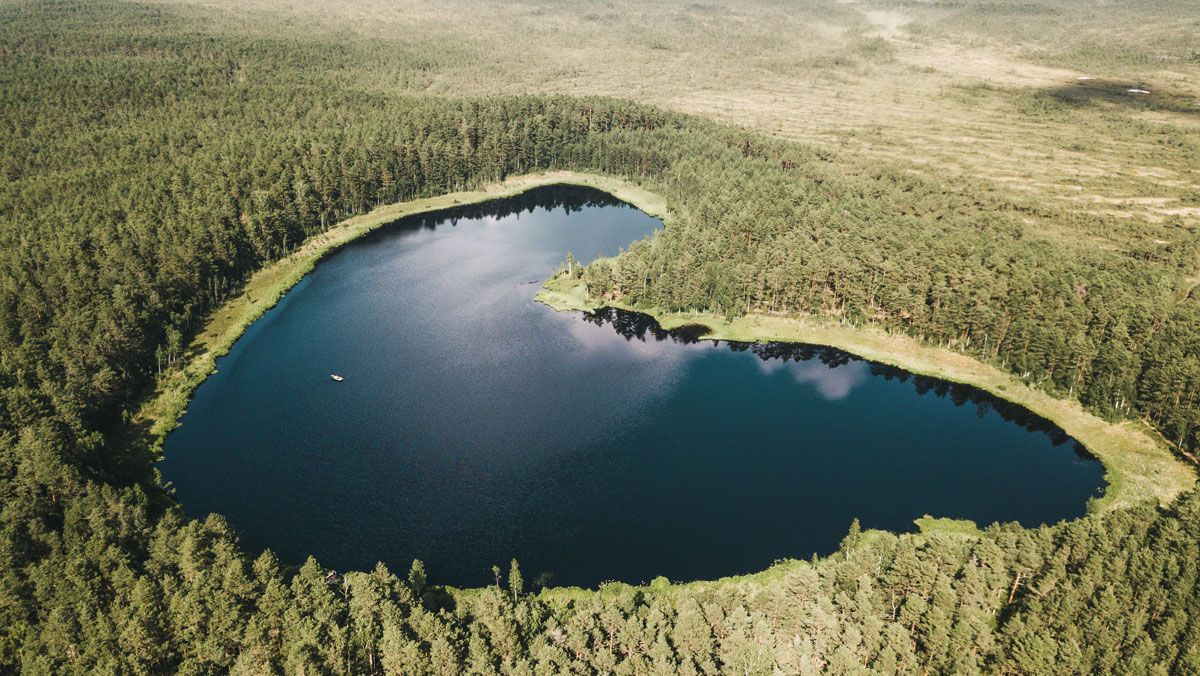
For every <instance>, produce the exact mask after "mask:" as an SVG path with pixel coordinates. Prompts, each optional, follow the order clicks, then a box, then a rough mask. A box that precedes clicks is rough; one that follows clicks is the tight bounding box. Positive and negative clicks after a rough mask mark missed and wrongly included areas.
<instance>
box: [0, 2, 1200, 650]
mask: <svg viewBox="0 0 1200 676" xmlns="http://www.w3.org/2000/svg"><path fill="white" fill-rule="evenodd" d="M196 25H199V26H201V27H206V28H210V29H212V33H210V34H205V33H204V32H203V30H200V31H197V30H196V29H195V26H196ZM0 59H2V62H3V68H0V92H2V93H0V177H2V179H3V180H0V242H2V244H3V245H2V247H0V252H2V253H0V327H2V330H0V505H2V506H3V507H2V511H0V533H2V537H0V671H17V670H22V671H25V672H27V673H88V672H96V671H110V672H122V671H127V672H138V673H141V672H160V671H173V672H181V673H207V672H223V671H237V672H239V673H263V672H270V671H278V670H284V671H287V672H289V673H295V672H301V671H303V672H306V673H307V672H333V673H347V672H358V673H372V672H380V671H388V672H392V673H432V672H438V673H459V672H462V671H466V670H470V671H476V672H482V673H488V672H494V671H505V672H532V671H538V672H545V673H550V672H564V671H574V672H592V671H612V672H623V673H641V672H646V671H651V670H680V671H685V672H718V671H743V672H746V673H769V672H771V671H772V670H773V669H779V670H782V671H785V672H799V671H805V670H812V669H826V670H829V671H831V672H837V673H846V672H853V671H855V670H861V669H863V668H866V669H870V670H875V671H881V672H897V671H899V672H914V673H915V672H922V671H933V672H949V671H962V672H974V671H998V672H1032V673H1044V672H1051V671H1054V672H1058V671H1077V672H1098V671H1122V672H1130V673H1166V672H1178V673H1189V672H1196V671H1200V586H1198V585H1200V569H1198V566H1197V562H1198V561H1200V497H1198V496H1197V494H1196V492H1195V491H1192V492H1190V493H1188V494H1186V495H1184V496H1183V497H1181V498H1180V499H1179V500H1178V501H1177V502H1176V503H1175V504H1173V505H1171V506H1169V507H1166V508H1159V507H1157V506H1154V505H1149V504H1147V505H1142V506H1138V507H1135V508H1131V509H1122V510H1115V511H1111V512H1107V513H1103V514H1092V515H1088V516H1086V517H1084V518H1081V519H1078V520H1075V521H1072V522H1069V523H1064V524H1059V525H1055V526H1050V527H1042V528H1037V529H1021V528H1016V527H1011V526H996V527H991V528H988V529H986V530H985V531H984V533H983V534H982V535H981V536H978V537H964V536H963V535H961V534H958V533H955V532H936V531H935V532H930V533H925V534H922V535H902V536H894V535H889V534H885V533H877V532H865V533H864V532H858V531H857V530H852V531H851V532H850V534H849V535H848V536H847V539H846V542H845V544H844V546H843V548H842V550H841V551H840V552H839V553H838V554H835V555H833V556H830V557H827V558H825V559H821V560H818V561H814V562H811V563H807V562H791V563H785V564H782V565H780V566H778V567H776V568H772V569H770V570H768V571H766V572H764V573H762V574H759V575H756V576H749V577H746V578H733V579H727V580H722V581H717V582H712V583H696V584H690V585H666V584H662V583H655V584H652V585H651V586H650V587H647V588H631V587H628V586H624V585H611V586H606V587H604V588H603V589H601V590H600V591H599V592H595V593H591V592H584V591H578V590H553V589H552V590H545V591H542V592H540V593H538V594H532V593H530V592H529V591H528V590H526V589H525V587H524V584H523V582H522V579H521V576H520V573H519V570H518V569H517V568H516V566H515V565H514V566H513V567H512V569H511V571H507V574H506V575H502V574H501V571H497V573H496V584H495V585H494V586H489V587H487V588H485V589H481V590H473V591H469V592H456V591H454V590H448V589H430V588H428V587H427V585H426V584H425V575H424V572H423V570H422V569H421V567H420V566H414V568H413V570H412V571H411V572H409V573H408V574H407V576H406V577H404V578H400V577H397V576H395V575H393V574H391V573H389V572H387V571H386V570H383V569H377V570H375V571H373V572H370V573H346V574H344V575H343V574H338V573H333V572H332V571H328V570H326V569H323V568H322V567H321V566H320V565H319V564H318V563H317V562H316V561H313V560H310V561H309V562H307V563H306V564H304V565H303V566H301V567H299V568H298V569H291V568H287V569H285V568H284V567H282V566H281V565H280V564H279V563H278V561H277V560H276V559H275V558H274V557H273V556H272V555H271V554H270V553H265V554H262V555H261V556H258V557H257V558H251V556H248V555H247V554H246V553H243V552H242V551H241V550H240V549H239V546H238V543H237V538H236V535H235V534H234V533H233V532H231V530H230V528H229V527H228V526H227V524H226V523H225V522H224V521H223V520H222V519H221V518H220V517H210V518H208V519H205V520H204V521H190V520H188V519H186V518H184V517H183V516H182V514H181V511H180V510H179V508H178V506H177V505H175V504H174V503H173V501H172V500H171V498H170V497H169V496H168V495H167V494H166V493H165V492H164V491H163V489H162V488H161V486H160V485H159V481H158V478H157V476H156V474H155V472H154V471H153V467H152V464H151V463H152V460H153V456H152V454H151V453H150V452H149V450H148V449H149V448H150V446H151V440H150V439H149V438H148V435H147V434H132V433H131V432H130V431H129V430H128V429H126V425H125V421H127V420H128V419H129V418H130V416H131V410H132V407H133V406H134V405H135V402H136V399H137V397H138V395H139V394H140V393H141V392H142V391H143V389H144V388H145V387H147V386H148V385H149V384H150V383H151V382H152V381H153V378H154V376H155V374H156V372H157V371H158V370H159V368H170V367H171V365H172V364H173V363H175V362H177V361H178V360H180V359H181V358H182V357H183V356H184V355H183V354H182V352H183V349H184V346H185V345H186V344H187V340H186V338H187V337H188V336H189V335H191V334H192V333H194V332H195V331H197V330H198V329H199V327H200V326H201V325H202V324H203V322H204V319H205V317H206V316H207V314H208V313H209V312H210V311H212V310H213V309H215V308H217V307H219V306H220V305H221V303H222V301H223V300H225V299H226V298H227V297H228V296H229V294H230V293H231V291H232V290H234V289H236V288H237V287H238V286H239V285H240V284H241V283H242V281H243V280H244V279H245V278H246V277H247V275H248V274H250V273H251V272H252V271H253V270H256V269H258V268H260V267H262V266H263V265H264V264H266V263H268V262H270V261H273V260H276V259H278V258H280V257H282V256H284V255H286V254H287V253H288V252H289V251H291V250H292V249H293V248H294V247H295V246H296V245H297V244H298V243H299V242H301V241H302V240H304V239H305V238H306V237H309V236H311V235H314V234H316V233H318V232H320V231H322V230H323V229H325V228H326V227H328V226H329V225H331V224H333V223H335V222H337V221H339V220H340V219H342V218H345V217H347V216H349V215H351V214H356V213H362V212H364V211H366V210H368V209H370V208H371V207H373V206H375V205H378V204H384V203H389V202H395V201H398V200H403V199H408V198H412V197H416V196H424V195H433V194H439V193H443V192H447V191H451V190H456V189H462V188H467V187H475V186H479V185H483V184H487V183H491V182H494V181H496V180H498V179H500V178H502V177H504V176H507V175H511V174H517V173H523V172H528V171H533V170H539V169H551V168H577V169H585V170H588V171H594V172H601V173H605V174H610V175H616V176H623V177H627V178H629V179H631V180H634V181H636V182H639V183H643V184H645V185H648V186H650V187H652V188H653V189H654V190H655V191H657V192H659V193H660V194H662V195H664V196H665V197H666V198H667V199H668V201H669V203H670V204H671V206H672V209H673V217H672V220H671V223H670V225H669V227H668V228H667V229H666V230H665V231H664V232H663V233H661V234H660V235H659V236H657V237H656V238H654V239H653V240H652V241H651V242H648V243H645V244H639V245H636V246H634V247H633V248H632V249H631V250H630V251H629V252H627V253H626V254H625V255H624V256H622V257H620V258H618V259H616V260H617V263H616V264H615V265H614V264H613V263H611V262H606V263H605V264H603V265H598V266H590V267H588V268H587V270H586V272H585V276H586V280H587V282H588V284H589V286H590V287H592V288H593V289H595V290H596V291H597V292H599V293H612V292H613V291H614V290H616V291H618V292H620V293H621V294H622V296H623V298H624V299H625V300H626V301H627V302H632V303H639V304H644V305H645V306H647V307H657V308H661V309H664V310H674V309H706V310H710V311H714V312H719V313H723V314H727V315H738V314H741V313H744V312H747V311H752V310H756V309H761V310H764V311H768V312H780V313H797V314H802V313H816V314H827V315H832V316H836V317H840V318H842V319H843V320H844V321H846V322H848V323H851V324H860V325H865V324H872V325H876V326H882V327H886V328H888V329H890V330H894V331H898V332H903V333H906V334H908V335H912V336H914V337H917V338H920V339H922V340H924V341H927V342H928V343H930V344H938V345H946V346H949V347H952V348H954V349H957V350H961V351H963V352H965V353H967V354H971V355H974V356H976V357H979V358H981V359H983V360H985V361H989V362H991V363H996V364H1000V365H1003V366H1004V367H1005V368H1007V369H1009V370H1011V371H1012V372H1014V373H1018V374H1021V375H1024V376H1025V378H1026V380H1027V381H1028V382H1030V383H1032V384H1035V385H1038V386H1040V387H1043V388H1046V389H1048V390H1050V391H1054V392H1057V393H1061V394H1069V395H1071V396H1074V397H1077V398H1079V399H1080V401H1082V402H1083V403H1084V404H1085V405H1087V406H1088V407H1090V408H1091V409H1092V410H1094V411H1097V412H1099V413H1100V414H1102V415H1105V416H1109V417H1114V418H1115V417H1121V416H1129V417H1136V418H1146V419H1148V420H1149V421H1151V422H1152V423H1153V424H1154V425H1155V427H1156V428H1157V429H1158V430H1160V431H1161V432H1162V433H1163V434H1164V435H1165V436H1166V437H1167V438H1169V439H1171V440H1172V441H1173V442H1174V443H1176V444H1178V445H1179V446H1180V448H1181V449H1182V450H1184V451H1185V452H1195V451H1196V450H1197V446H1198V444H1200V406H1198V405H1197V401H1198V397H1200V295H1198V293H1197V291H1196V290H1195V289H1190V290H1188V292H1187V293H1186V295H1180V293H1179V289H1178V286H1177V284H1176V281H1177V280H1178V278H1180V277H1181V276H1186V275H1187V274H1191V273H1193V272H1194V266H1195V256H1194V253H1195V250H1196V247H1197V243H1198V242H1200V232H1198V231H1197V228H1196V226H1195V225H1194V224H1188V223H1185V222H1183V221H1182V220H1181V221H1180V222H1179V225H1178V228H1177V229H1176V234H1177V236H1176V237H1174V238H1172V240H1171V241H1170V242H1165V243H1157V242H1146V243H1144V244H1143V245H1141V246H1139V247H1134V248H1131V249H1129V250H1117V249H1112V250H1107V249H1098V248H1095V247H1092V246H1091V245H1090V244H1089V243H1087V242H1084V241H1081V243H1079V244H1071V243H1069V242H1064V241H1060V240H1051V239H1046V238H1042V237H1039V236H1038V234H1037V232H1036V231H1035V230H1034V229H1032V228H1030V227H1027V223H1029V222H1038V221H1042V220H1046V221H1049V220H1053V221H1056V222H1059V223H1062V224H1064V227H1068V228H1074V229H1076V230H1078V231H1079V232H1080V233H1088V232H1097V231H1102V230H1104V229H1106V228H1110V227H1118V226H1116V225H1114V223H1116V222H1117V221H1115V219H1105V218H1103V217H1100V216H1095V215H1090V214H1074V213H1066V212H1062V211H1059V210H1057V209H1055V208H1052V207H1046V206H1041V205H1038V204H1035V203H1032V202H1031V201H1026V200H1024V199H1022V198H1019V197H1013V196H1012V195H1011V194H1009V193H1006V192H1003V191H1001V190H999V189H998V188H996V187H995V186H993V185H990V184H987V183H984V182H980V181H973V180H964V181H961V182H956V183H953V184H942V183H938V182H936V181H933V180H931V179H928V178H922V177H919V176H914V175H912V174H909V173H907V172H905V171H903V169H901V168H896V167H890V166H886V165H881V164H880V163H878V162H874V163H868V162H865V161H856V160H854V159H853V158H849V157H844V156H837V155H833V154H830V153H828V152H826V151H822V150H816V149H813V148H809V147H806V146H802V145H797V144H790V143H785V142H782V141H775V140H769V139H766V138H763V137H761V136H758V135H756V134H754V133H751V132H747V131H742V130H738V129H733V128H729V127H723V126H720V125H717V124H714V123H710V122H705V121H703V120H701V119H698V118H695V117H689V116H684V115H679V114H675V113H669V112H665V111H662V110H658V109H654V108H649V107H645V106H642V105H638V104H634V103H629V102H624V101H616V100H611V99H603V98H570V97H540V96H524V97H492V98H481V99H469V98H463V99H453V100H445V99H436V98H428V97H422V96H416V95H397V94H394V93H392V92H390V91H388V90H387V89H386V88H379V87H372V86H366V85H364V86H362V87H359V86H357V85H355V84H354V82H355V80H356V79H357V78H356V77H354V75H355V74H356V73H362V74H363V75H365V76H370V75H372V74H374V75H381V74H387V75H388V77H391V76H393V75H394V74H395V73H396V72H401V73H419V72H421V71H422V69H423V68H426V67H427V66H428V63H427V62H426V61H425V60H423V59H422V58H421V57H419V56H415V55H412V54H408V53H383V52H380V51H379V50H375V49H373V44H372V43H370V42H369V41H363V42H361V43H359V42H355V41H354V38H352V37H347V38H346V41H335V40H331V39H328V38H308V37H304V36H299V35H294V34H282V33H281V34H279V35H275V34H269V31H261V32H257V33H255V32H244V33H236V32H232V31H228V30H227V29H226V28H220V27H218V26H216V25H214V24H211V23H209V22H208V19H207V18H206V17H204V16H203V15H202V14H201V13H199V12H197V11H195V10H189V9H182V8H180V9H176V8H173V7H170V6H163V5H147V4H137V3H124V2H97V3H79V2H34V3H26V2H17V3H12V4H8V5H5V6H4V7H0ZM347 75H350V77H347ZM366 79H367V80H370V78H369V77H368V78H366ZM382 79H384V80H386V78H382ZM374 81H379V80H374ZM131 436H132V437H133V438H132V439H131ZM797 518H803V515H797Z"/></svg>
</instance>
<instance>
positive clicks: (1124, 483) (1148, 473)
mask: <svg viewBox="0 0 1200 676" xmlns="http://www.w3.org/2000/svg"><path fill="white" fill-rule="evenodd" d="M555 184H566V185H579V186H587V187H591V188H595V189H597V190H601V191H603V192H606V193H609V194H611V195H612V196H614V197H616V198H617V199H619V200H621V201H623V202H626V203H628V204H630V205H632V206H634V207H636V208H638V209H640V210H642V211H644V212H645V213H647V214H649V215H651V216H654V217H656V218H660V219H662V220H663V222H664V223H665V224H667V225H668V226H669V225H670V212H669V210H668V209H667V205H666V201H665V200H664V199H663V198H662V197H661V196H659V195H657V194H655V193H653V192H651V191H649V190H647V189H645V188H642V187H641V186H638V185H637V184H635V183H632V182H629V181H627V180H623V179H619V178H614V177H610V176H603V175H599V174H590V173H583V172H575V171H552V172H541V173H534V174H526V175H521V176H514V177H510V178H508V179H506V180H504V181H502V182H499V183H493V184H489V185H487V186H485V187H483V188H481V189H479V190H470V191H461V192H453V193H447V194H443V195H439V196H436V197H428V198H421V199H415V200H409V201H404V202H397V203H394V204H388V205H384V206H380V207H377V208H375V209H374V210H372V211H370V212H368V213H366V214H362V215H359V216H354V217H352V218H349V219H346V220H345V221H342V222H341V223H338V224H337V225H335V226H334V227H332V228H330V229H329V230H327V231H325V232H323V233H320V234H318V235H314V236H313V237H310V238H309V239H307V240H305V241H304V243H303V244H301V245H300V246H299V247H298V248H297V249H296V250H295V251H293V252H291V253H290V254H289V255H287V256H286V257H284V258H282V259H280V260H278V261H276V262H275V263H272V264H270V265H268V266H266V267H264V268H262V269H261V270H259V271H258V272H256V273H254V274H253V275H251V277H250V278H249V279H248V280H247V281H246V283H245V284H244V285H243V286H242V288H241V291H240V293H238V294H237V295H235V296H234V297H232V298H231V299H230V300H227V301H226V302H225V303H223V304H222V305H221V306H220V307H219V308H218V309H216V310H215V311H214V312H212V313H211V314H210V315H209V317H208V320H207V322H206V323H205V326H204V328H203V329H202V330H201V331H200V332H199V333H198V334H197V335H196V336H195V337H194V338H193V339H192V341H191V343H190V344H189V345H188V347H187V350H186V352H185V358H184V359H182V360H180V363H179V365H177V366H175V367H173V368H169V369H166V370H164V371H163V373H162V374H161V375H160V376H159V378H158V379H157V380H156V382H155V384H154V388H153V391H151V392H148V393H147V395H146V396H145V397H144V398H143V399H142V401H141V403H140V405H138V406H137V407H136V408H137V410H136V413H134V414H133V418H132V422H133V423H134V425H135V426H136V427H143V428H144V429H146V430H148V432H149V434H150V436H151V438H152V441H153V444H154V449H155V452H156V453H161V452H162V443H163V440H164V439H165V438H166V435H167V434H168V433H170V432H171V430H173V429H175V427H177V426H178V424H179V419H180V417H181V416H182V415H183V413H184V412H185V411H186V409H187V404H188V401H189V399H190V398H191V395H192V392H193V391H194V390H195V389H196V388H197V387H199V385H200V384H201V383H203V382H204V380H205V379H207V378H208V376H209V375H211V374H212V373H213V372H214V369H215V368H216V361H217V359H219V358H220V357H222V356H224V355H225V354H227V353H228V352H229V350H230V348H232V347H233V344H234V343H235V342H236V341H237V339H238V338H240V337H241V335H242V333H243V332H244V331H245V330H246V329H247V328H248V327H249V326H250V325H251V324H252V323H254V321H256V320H257V319H258V318H259V317H261V316H262V315H263V314H264V313H265V312H266V311H267V310H269V309H271V308H272V307H273V306H274V305H275V303H276V302H278V300H279V299H280V298H282V297H283V295H284V294H285V293H286V292H287V291H288V290H289V289H291V288H292V287H293V286H294V285H295V284H297V283H298V282H299V281H300V280H301V279H303V278H304V276H305V275H307V274H308V273H309V272H311V271H312V270H313V268H314V267H315V266H316V265H317V263H319V262H320V261H321V260H322V259H323V258H324V257H325V256H326V255H328V254H329V253H331V252H332V251H334V250H336V249H338V248H339V247H341V246H342V245H344V244H346V243H348V242H351V241H353V240H355V239H357V238H358V237H361V236H362V235H365V234H367V233H369V232H371V231H372V230H375V229H376V228H379V227H381V226H384V225H387V224H389V223H392V222H395V221H396V220H398V219H401V218H404V217H406V216H411V215H415V214H421V213H428V212H434V211H439V210H443V209H448V208H452V207H455V206H462V205H467V204H478V203H481V202H488V201H492V200H497V199H503V198H506V197H513V196H516V195H519V194H521V193H524V192H526V191H529V190H532V189H534V188H539V187H543V186H548V185H555ZM536 299H537V300H538V301H539V302H541V303H543V304H545V305H547V306H549V307H551V308H553V309H555V310H557V311H591V310H596V309H598V308H601V307H614V308H619V309H626V310H633V311H637V312H641V313H644V314H648V315H650V316H652V317H654V318H655V319H656V320H657V321H658V322H659V323H660V324H661V325H662V327H663V328H665V329H671V328H675V327H679V326H683V325H687V324H703V325H704V326H706V327H708V329H709V332H708V333H707V334H705V336H704V337H705V338H711V339H716V340H733V341H741V342H768V341H773V342H795V343H808V344H814V345H825V346H830V347H834V348H837V349H839V350H843V351H845V352H849V353H851V354H853V355H855V356H858V357H861V358H863V359H867V360H870V361H874V362H879V363H882V364H887V365H890V366H896V367H899V368H902V369H904V370H906V371H910V372H912V373H915V374H919V375H925V376H930V377H934V378H938V379H941V380H946V381H951V382H956V383H962V384H966V385H971V386H973V387H977V388H979V389H981V390H985V391H987V392H989V393H991V394H993V395H995V396H997V397H999V398H1001V399H1004V400H1005V401H1008V402H1011V403H1013V404H1017V405H1019V406H1022V407H1024V408H1026V409H1028V410H1029V411H1031V412H1033V413H1035V414H1037V415H1039V416H1041V417H1043V418H1045V419H1047V420H1049V421H1051V422H1053V423H1055V424H1057V425H1058V426H1059V427H1061V428H1062V429H1063V430H1064V431H1065V432H1066V433H1067V434H1069V435H1070V436H1072V437H1074V438H1075V439H1076V440H1077V441H1079V442H1080V443H1082V444H1083V445H1084V446H1085V447H1086V448H1087V450H1088V451H1089V452H1090V453H1092V454H1093V455H1095V456H1096V457H1097V458H1098V459H1099V460H1100V462H1101V463H1102V464H1103V465H1104V468H1105V475H1104V478H1105V481H1106V482H1107V487H1106V490H1105V495H1104V496H1103V497H1102V498H1100V499H1098V500H1094V501H1092V502H1091V503H1090V505H1089V509H1090V510H1091V511H1104V510H1111V509H1116V508H1121V507H1128V506H1132V505H1135V504H1138V503H1141V502H1145V501H1151V500H1154V501H1156V502H1157V503H1158V504H1160V505H1164V506H1165V505H1168V504H1170V503H1171V502H1172V501H1173V500H1174V499H1175V498H1176V497H1177V496H1178V495H1179V494H1181V493H1182V492H1184V491H1186V490H1187V489H1189V488H1190V487H1192V486H1193V485H1194V484H1195V482H1196V478H1197V477H1196V472H1195V470H1194V468H1193V467H1192V466H1190V465H1188V464H1187V463H1185V462H1183V461H1182V460H1181V459H1180V458H1179V457H1177V455H1176V454H1175V453H1174V451H1173V450H1172V447H1171V445H1170V444H1169V443H1168V442H1167V441H1166V440H1165V439H1163V438H1162V437H1161V436H1160V435H1159V434H1158V433H1157V432H1156V431H1155V430H1154V429H1153V428H1152V427H1151V426H1150V425H1148V424H1146V423H1143V422H1140V421H1133V420H1125V421H1119V422H1108V421H1105V420H1103V419H1101V418H1100V417H1098V416H1096V415H1094V414H1092V413H1089V412H1088V411H1086V410H1085V409H1084V408H1083V406H1082V405H1081V404H1080V403H1079V402H1078V401H1075V400H1069V399H1060V398H1056V397H1054V396H1052V395H1050V394H1048V393H1046V392H1044V391H1041V390H1038V389H1036V388H1033V387H1031V386H1029V385H1027V384H1025V383H1024V382H1022V381H1021V380H1020V379H1019V378H1017V377H1016V376H1015V375H1012V374H1009V373H1006V372H1004V371H1002V370H1000V369H999V368H997V367H995V366H992V365H989V364H986V363H983V362H980V361H978V360H976V359H974V358H971V357H968V356H966V355H963V354H961V353H958V352H954V351H952V350H948V349H944V348H937V347H930V346H927V345H922V344H921V343H919V342H918V341H916V340H914V339H913V338H910V337H908V336H904V335H901V334H893V333H888V332H886V331H883V330H880V329H877V328H874V327H860V326H850V325H843V324H839V323H837V322H832V321H824V320H822V319H820V318H817V317H802V318H801V317H784V316H770V315H763V314H750V315H746V316H743V317H738V318H735V319H732V320H730V319H727V318H725V317H723V316H720V315H717V314H712V313H698V312H661V311H658V310H655V309H654V308H644V307H636V308H635V307H630V306H628V305H625V304H623V303H621V302H620V301H619V300H613V299H605V298H595V297H590V296H589V295H588V293H587V289H586V286H585V285H584V284H583V283H582V282H579V281H577V280H573V279H572V280H568V279H567V278H566V276H565V275H558V276H554V277H551V278H549V279H548V280H547V281H546V282H545V284H544V285H543V288H542V289H541V290H540V291H539V293H538V294H537V298H536ZM943 521H946V522H948V523H951V524H952V525H953V526H954V527H953V528H952V529H950V530H953V531H955V532H959V533H963V532H964V531H963V528H962V524H960V523H959V522H956V521H954V522H951V521H950V520H946V519H930V518H928V517H926V518H925V519H918V520H917V522H918V524H920V525H921V530H922V531H923V532H924V531H926V530H941V529H940V528H939V526H938V524H939V523H941V522H943ZM775 568H778V566H774V567H772V568H770V569H768V570H766V571H763V572H761V573H757V574H753V575H751V576H740V577H743V578H744V577H758V576H766V575H770V574H771V572H772V571H773V570H774V569H775ZM695 584H703V583H701V582H698V583H695ZM564 591H565V590H564Z"/></svg>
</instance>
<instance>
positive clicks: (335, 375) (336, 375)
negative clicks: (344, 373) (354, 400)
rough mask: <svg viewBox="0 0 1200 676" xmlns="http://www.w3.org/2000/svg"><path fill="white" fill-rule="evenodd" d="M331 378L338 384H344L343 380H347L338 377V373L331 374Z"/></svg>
mask: <svg viewBox="0 0 1200 676" xmlns="http://www.w3.org/2000/svg"><path fill="white" fill-rule="evenodd" d="M329 377H330V378H333V379H334V381H336V382H339V383H340V382H342V381H343V380H345V378H343V377H341V376H339V375H338V374H336V373H330V374H329Z"/></svg>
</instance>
